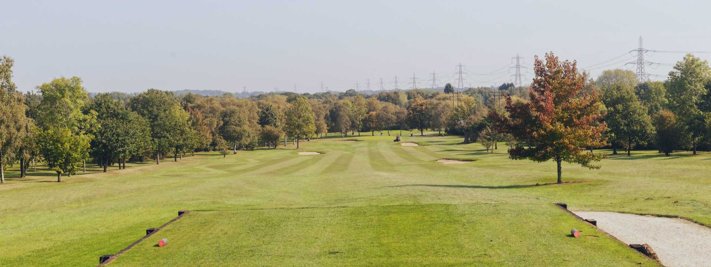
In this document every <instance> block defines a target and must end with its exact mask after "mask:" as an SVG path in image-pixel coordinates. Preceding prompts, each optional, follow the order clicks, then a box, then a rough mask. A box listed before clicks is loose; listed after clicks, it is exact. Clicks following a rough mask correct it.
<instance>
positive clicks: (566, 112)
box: [503, 53, 607, 183]
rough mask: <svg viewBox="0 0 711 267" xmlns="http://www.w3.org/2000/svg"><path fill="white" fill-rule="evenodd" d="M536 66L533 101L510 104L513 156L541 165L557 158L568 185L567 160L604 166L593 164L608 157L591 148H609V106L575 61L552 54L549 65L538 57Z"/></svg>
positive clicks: (531, 91)
mask: <svg viewBox="0 0 711 267" xmlns="http://www.w3.org/2000/svg"><path fill="white" fill-rule="evenodd" d="M534 67H535V74H536V76H535V78H533V83H532V84H531V88H530V89H529V96H530V100H529V101H528V102H524V101H513V100H512V99H511V97H508V98H507V100H506V110H507V111H508V113H509V116H508V117H507V118H504V121H503V123H504V125H505V128H506V129H507V131H508V132H509V133H510V134H511V135H512V136H513V137H514V138H515V139H516V140H517V142H516V145H514V146H513V147H512V148H511V149H509V156H510V157H511V158H512V159H530V160H533V161H537V162H544V161H548V160H554V161H555V162H556V164H557V166H558V180H557V182H558V183H561V182H562V179H561V175H562V170H561V163H562V162H563V161H565V162H570V163H577V164H580V165H582V166H585V167H589V168H599V166H595V165H591V163H592V162H593V161H599V160H600V159H601V158H602V155H596V154H593V153H592V152H590V151H587V150H586V149H587V148H592V147H599V146H603V145H605V140H604V137H603V133H604V132H605V129H606V128H607V126H606V125H605V123H604V122H603V121H602V118H603V115H604V112H605V111H604V106H603V104H602V102H600V97H599V96H598V93H597V92H596V90H594V89H591V86H590V85H589V84H586V81H587V75H586V74H585V73H579V72H578V69H577V67H576V63H575V61H573V62H570V61H567V60H566V61H563V62H560V61H559V60H558V57H556V56H555V55H553V53H548V54H546V57H545V62H543V60H541V59H539V58H538V57H536V59H535V64H534Z"/></svg>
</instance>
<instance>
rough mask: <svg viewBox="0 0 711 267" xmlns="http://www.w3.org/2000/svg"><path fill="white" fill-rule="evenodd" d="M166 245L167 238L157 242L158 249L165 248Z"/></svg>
mask: <svg viewBox="0 0 711 267" xmlns="http://www.w3.org/2000/svg"><path fill="white" fill-rule="evenodd" d="M167 245H168V239H167V238H163V239H161V240H160V241H158V246H159V247H165V246H167Z"/></svg>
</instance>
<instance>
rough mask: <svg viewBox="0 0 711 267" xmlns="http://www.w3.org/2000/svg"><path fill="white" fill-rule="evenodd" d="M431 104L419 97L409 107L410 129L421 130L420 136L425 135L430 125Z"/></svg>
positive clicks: (408, 119)
mask: <svg viewBox="0 0 711 267" xmlns="http://www.w3.org/2000/svg"><path fill="white" fill-rule="evenodd" d="M430 116H431V113H430V111H429V103H428V102H427V101H426V100H425V99H424V98H422V97H420V96H417V97H415V98H414V99H413V100H412V101H411V102H410V105H409V106H408V107H407V121H408V124H409V125H410V128H415V129H418V130H420V135H425V129H426V128H428V127H429V125H430Z"/></svg>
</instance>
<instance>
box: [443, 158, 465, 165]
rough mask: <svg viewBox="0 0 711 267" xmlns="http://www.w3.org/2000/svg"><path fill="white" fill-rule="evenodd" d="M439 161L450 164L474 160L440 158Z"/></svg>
mask: <svg viewBox="0 0 711 267" xmlns="http://www.w3.org/2000/svg"><path fill="white" fill-rule="evenodd" d="M437 162H439V163H442V164H444V165H450V164H466V163H469V162H472V161H471V160H457V159H439V160H437Z"/></svg>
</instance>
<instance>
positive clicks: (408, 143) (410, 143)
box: [400, 142, 420, 146]
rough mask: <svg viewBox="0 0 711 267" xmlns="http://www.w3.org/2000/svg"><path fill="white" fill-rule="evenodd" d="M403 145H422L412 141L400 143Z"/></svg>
mask: <svg viewBox="0 0 711 267" xmlns="http://www.w3.org/2000/svg"><path fill="white" fill-rule="evenodd" d="M400 145H401V146H420V145H418V144H417V143H412V142H405V143H400Z"/></svg>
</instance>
